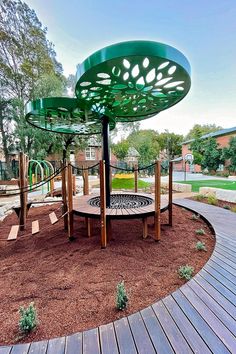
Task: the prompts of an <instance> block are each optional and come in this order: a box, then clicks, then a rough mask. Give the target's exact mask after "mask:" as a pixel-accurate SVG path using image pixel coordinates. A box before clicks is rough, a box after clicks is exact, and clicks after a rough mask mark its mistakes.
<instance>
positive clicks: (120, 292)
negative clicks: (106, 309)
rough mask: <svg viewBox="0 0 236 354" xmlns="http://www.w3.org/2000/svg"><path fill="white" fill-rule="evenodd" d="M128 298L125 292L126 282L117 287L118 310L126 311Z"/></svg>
mask: <svg viewBox="0 0 236 354" xmlns="http://www.w3.org/2000/svg"><path fill="white" fill-rule="evenodd" d="M128 301H129V299H128V296H127V294H126V290H125V283H124V280H123V281H121V282H120V283H118V284H117V287H116V308H117V309H118V310H125V309H126V308H127V306H128Z"/></svg>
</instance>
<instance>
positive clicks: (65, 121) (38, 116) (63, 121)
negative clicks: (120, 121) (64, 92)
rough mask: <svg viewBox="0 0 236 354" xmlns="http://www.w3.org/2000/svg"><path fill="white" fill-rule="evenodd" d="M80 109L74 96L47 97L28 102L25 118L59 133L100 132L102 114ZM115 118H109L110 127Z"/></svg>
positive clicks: (80, 133) (32, 123) (102, 111)
mask: <svg viewBox="0 0 236 354" xmlns="http://www.w3.org/2000/svg"><path fill="white" fill-rule="evenodd" d="M104 113H105V110H101V111H100V112H99V111H98V110H97V111H96V112H94V111H91V110H88V109H82V108H81V107H80V106H79V105H78V100H77V99H76V98H69V97H49V98H42V99H39V100H35V101H33V102H29V103H28V105H27V106H26V120H27V121H28V122H29V123H30V124H31V125H34V126H35V127H37V128H41V129H44V130H48V131H50V132H55V133H61V134H78V135H93V134H101V132H102V115H103V114H104ZM114 128H115V120H114V119H113V118H111V119H110V129H114Z"/></svg>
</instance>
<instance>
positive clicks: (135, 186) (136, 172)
mask: <svg viewBox="0 0 236 354" xmlns="http://www.w3.org/2000/svg"><path fill="white" fill-rule="evenodd" d="M134 170H135V171H134V192H135V193H138V165H134Z"/></svg>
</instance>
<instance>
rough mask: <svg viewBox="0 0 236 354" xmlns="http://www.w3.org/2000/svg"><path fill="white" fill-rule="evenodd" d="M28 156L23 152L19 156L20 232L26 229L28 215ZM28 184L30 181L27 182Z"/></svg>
mask: <svg viewBox="0 0 236 354" xmlns="http://www.w3.org/2000/svg"><path fill="white" fill-rule="evenodd" d="M26 162H27V161H26V156H25V154H24V153H23V152H20V155H19V185H20V215H19V221H20V230H21V231H23V230H24V229H25V224H26V215H27V192H25V190H26V188H25V187H26ZM27 182H28V181H27Z"/></svg>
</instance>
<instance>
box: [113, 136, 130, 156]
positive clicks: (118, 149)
mask: <svg viewBox="0 0 236 354" xmlns="http://www.w3.org/2000/svg"><path fill="white" fill-rule="evenodd" d="M111 150H112V152H113V154H114V155H115V157H116V158H117V159H118V160H121V161H123V160H124V159H125V157H126V156H127V153H128V150H129V143H128V141H127V140H121V141H120V142H118V143H117V144H112V145H111Z"/></svg>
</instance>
